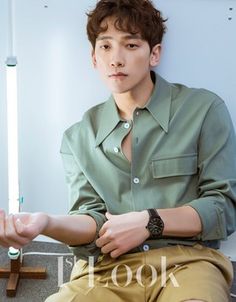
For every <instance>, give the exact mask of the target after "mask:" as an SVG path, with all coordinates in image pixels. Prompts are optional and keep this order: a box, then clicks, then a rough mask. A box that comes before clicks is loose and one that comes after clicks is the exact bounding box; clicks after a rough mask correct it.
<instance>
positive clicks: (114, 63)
mask: <svg viewBox="0 0 236 302" xmlns="http://www.w3.org/2000/svg"><path fill="white" fill-rule="evenodd" d="M123 66H124V62H122V61H121V60H112V61H111V67H123Z"/></svg>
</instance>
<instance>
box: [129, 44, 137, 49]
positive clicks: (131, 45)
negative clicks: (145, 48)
mask: <svg viewBox="0 0 236 302" xmlns="http://www.w3.org/2000/svg"><path fill="white" fill-rule="evenodd" d="M127 46H128V48H131V49H134V48H137V47H138V45H137V44H128V45H127Z"/></svg>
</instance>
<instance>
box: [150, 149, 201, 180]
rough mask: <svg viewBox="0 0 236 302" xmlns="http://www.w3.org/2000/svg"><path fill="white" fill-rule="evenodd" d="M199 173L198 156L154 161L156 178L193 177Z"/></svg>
mask: <svg viewBox="0 0 236 302" xmlns="http://www.w3.org/2000/svg"><path fill="white" fill-rule="evenodd" d="M196 173H197V154H188V155H181V156H176V157H168V158H160V159H153V160H152V174H153V177H154V178H162V177H171V176H180V175H193V174H196Z"/></svg>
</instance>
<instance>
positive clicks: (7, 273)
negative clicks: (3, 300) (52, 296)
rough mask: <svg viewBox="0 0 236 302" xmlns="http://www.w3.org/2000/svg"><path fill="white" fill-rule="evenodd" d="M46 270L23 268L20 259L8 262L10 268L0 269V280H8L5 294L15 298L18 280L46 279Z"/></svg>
mask: <svg viewBox="0 0 236 302" xmlns="http://www.w3.org/2000/svg"><path fill="white" fill-rule="evenodd" d="M46 277H47V273H46V268H42V267H24V266H23V260H22V262H21V257H18V258H17V259H16V260H12V259H11V260H10V268H0V278H8V279H9V280H8V283H7V288H6V294H7V296H8V297H15V295H16V291H17V286H18V284H19V280H20V278H21V279H46Z"/></svg>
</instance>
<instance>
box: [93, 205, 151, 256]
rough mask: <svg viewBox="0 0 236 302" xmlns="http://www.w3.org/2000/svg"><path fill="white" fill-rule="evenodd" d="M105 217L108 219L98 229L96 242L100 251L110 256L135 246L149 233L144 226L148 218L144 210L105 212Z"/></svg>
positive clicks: (117, 254) (120, 253) (122, 252)
mask: <svg viewBox="0 0 236 302" xmlns="http://www.w3.org/2000/svg"><path fill="white" fill-rule="evenodd" d="M106 217H107V219H108V221H106V222H105V223H104V224H103V226H102V228H101V229H100V231H99V237H100V238H98V239H97V240H96V244H97V246H98V247H101V251H102V253H104V254H107V253H110V255H111V257H112V258H116V257H118V256H120V255H122V254H124V253H126V252H128V251H129V250H131V249H132V248H134V247H137V246H138V245H140V244H141V243H142V242H144V241H145V240H146V239H147V238H148V237H149V235H150V234H149V231H148V230H147V229H146V228H145V227H146V225H147V223H148V220H149V214H148V212H147V211H146V210H144V211H141V212H129V213H125V214H121V215H112V214H110V213H106Z"/></svg>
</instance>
